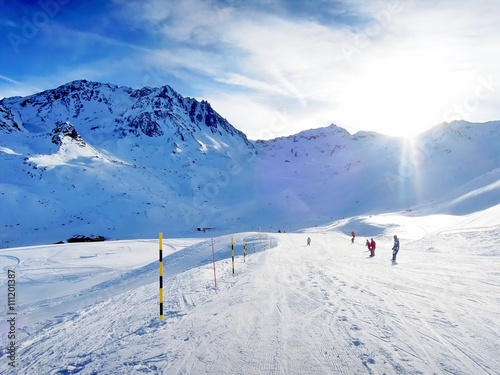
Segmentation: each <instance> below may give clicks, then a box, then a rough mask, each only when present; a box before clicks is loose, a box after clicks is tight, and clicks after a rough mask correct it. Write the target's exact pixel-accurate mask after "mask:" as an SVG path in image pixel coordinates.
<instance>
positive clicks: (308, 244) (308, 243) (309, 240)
mask: <svg viewBox="0 0 500 375" xmlns="http://www.w3.org/2000/svg"><path fill="white" fill-rule="evenodd" d="M307 246H311V237H307Z"/></svg>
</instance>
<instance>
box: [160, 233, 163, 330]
mask: <svg viewBox="0 0 500 375" xmlns="http://www.w3.org/2000/svg"><path fill="white" fill-rule="evenodd" d="M162 242H163V233H160V320H163V254H162V252H163V250H162Z"/></svg>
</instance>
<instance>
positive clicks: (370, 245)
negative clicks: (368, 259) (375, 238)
mask: <svg viewBox="0 0 500 375" xmlns="http://www.w3.org/2000/svg"><path fill="white" fill-rule="evenodd" d="M366 247H367V248H368V251H370V252H371V251H372V244H371V243H370V241H368V239H366Z"/></svg>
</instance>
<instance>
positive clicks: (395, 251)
mask: <svg viewBox="0 0 500 375" xmlns="http://www.w3.org/2000/svg"><path fill="white" fill-rule="evenodd" d="M398 251H399V238H398V236H396V235H394V246H393V247H392V261H393V262H395V261H396V255H398Z"/></svg>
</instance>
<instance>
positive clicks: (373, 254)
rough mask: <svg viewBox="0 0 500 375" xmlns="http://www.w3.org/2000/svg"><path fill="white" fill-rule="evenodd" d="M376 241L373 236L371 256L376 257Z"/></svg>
mask: <svg viewBox="0 0 500 375" xmlns="http://www.w3.org/2000/svg"><path fill="white" fill-rule="evenodd" d="M375 245H376V244H375V241H373V238H372V241H371V242H370V247H369V249H370V252H371V255H370V256H371V257H374V256H375Z"/></svg>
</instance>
